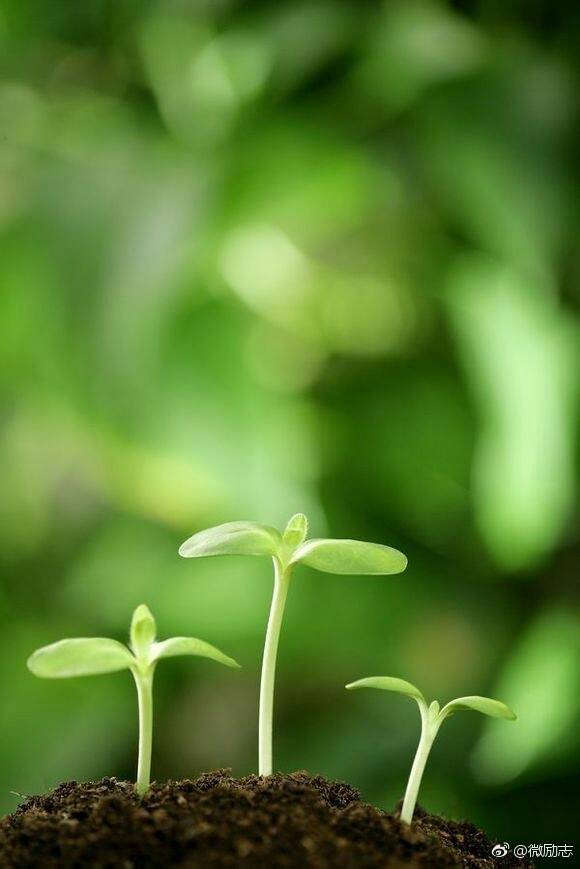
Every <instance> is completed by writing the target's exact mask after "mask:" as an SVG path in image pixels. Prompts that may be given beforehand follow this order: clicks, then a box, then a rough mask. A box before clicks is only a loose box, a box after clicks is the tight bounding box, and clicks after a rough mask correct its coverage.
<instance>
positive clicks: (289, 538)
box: [283, 513, 308, 548]
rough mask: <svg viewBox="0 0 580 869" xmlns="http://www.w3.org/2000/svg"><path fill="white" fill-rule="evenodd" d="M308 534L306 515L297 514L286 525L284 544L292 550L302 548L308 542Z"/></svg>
mask: <svg viewBox="0 0 580 869" xmlns="http://www.w3.org/2000/svg"><path fill="white" fill-rule="evenodd" d="M307 533H308V519H307V518H306V516H305V515H304V513H296V514H295V515H294V516H292V518H291V519H290V521H289V522H288V524H287V525H286V529H285V531H284V535H283V540H284V543H286V545H287V546H291V547H292V548H294V547H295V546H300V544H301V543H304V541H305V540H306V534H307Z"/></svg>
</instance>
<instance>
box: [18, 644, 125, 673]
mask: <svg viewBox="0 0 580 869" xmlns="http://www.w3.org/2000/svg"><path fill="white" fill-rule="evenodd" d="M134 660H135V659H134V657H133V655H132V654H131V652H130V651H129V649H128V648H127V647H126V646H123V645H122V643H118V642H117V641H116V640H109V639H105V638H103V637H79V638H77V639H73V640H59V641H58V643H52V645H50V646H43V647H42V648H41V649H37V650H36V652H34V653H33V654H32V655H31V656H30V658H29V659H28V662H27V664H28V669H29V670H30V671H31V672H32V673H34V675H35V676H40V677H42V678H43V679H67V678H70V677H72V676H96V675H98V674H100V673H115V672H116V671H117V670H126V669H128V668H129V667H130V666H131V665H132V664H133V663H134Z"/></svg>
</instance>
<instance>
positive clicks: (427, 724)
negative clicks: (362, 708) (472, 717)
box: [346, 676, 516, 824]
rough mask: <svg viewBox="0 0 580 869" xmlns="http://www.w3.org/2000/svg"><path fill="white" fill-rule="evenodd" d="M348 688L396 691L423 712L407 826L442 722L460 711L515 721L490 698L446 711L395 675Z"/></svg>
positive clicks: (461, 702)
mask: <svg viewBox="0 0 580 869" xmlns="http://www.w3.org/2000/svg"><path fill="white" fill-rule="evenodd" d="M346 687H347V688H381V689H382V690H383V691H394V692H396V693H397V694H405V695H406V696H407V697H412V698H413V700H416V701H417V705H418V706H419V712H420V713H421V739H420V740H419V747H418V748H417V753H416V755H415V760H414V761H413V766H412V768H411V775H410V776H409V782H408V784H407V790H406V791H405V799H404V800H403V808H402V809H401V820H402V821H404V822H405V823H406V824H410V823H411V821H412V819H413V812H414V811H415V805H416V803H417V794H418V793H419V787H420V785H421V779H422V778H423V772H424V770H425V764H426V763H427V758H428V757H429V752H430V751H431V746H432V745H433V742H434V741H435V737H436V736H437V733H438V731H439V728H440V727H441V725H442V723H443V722H444V721H445V719H446V718H448V716H449V715H453V713H454V712H456V711H457V710H458V709H473V710H475V711H476V712H482V713H483V714H484V715H490V716H491V717H492V718H507V719H508V720H509V721H514V720H515V718H516V715H515V713H514V712H512V710H511V709H510V708H509V706H506V705H505V703H500V701H499V700H491V699H490V698H489V697H477V696H475V697H458V698H457V700H451V702H450V703H448V704H447V705H446V706H444V707H443V709H440V708H439V703H438V702H437V701H436V700H433V702H432V703H431V704H430V705H428V704H427V701H426V700H425V698H424V697H423V695H422V694H421V692H420V691H419V689H418V688H415V686H414V685H411V683H410V682H405V681H404V679H395V678H393V677H392V676H370V677H369V678H367V679H359V680H358V681H357V682H351V683H350V684H349V685H347V686H346Z"/></svg>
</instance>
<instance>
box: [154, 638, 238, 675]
mask: <svg viewBox="0 0 580 869" xmlns="http://www.w3.org/2000/svg"><path fill="white" fill-rule="evenodd" d="M178 655H199V656H200V657H202V658H211V659H212V660H214V661H218V662H219V663H220V664H225V665H226V667H237V668H239V667H240V665H239V664H238V662H237V661H234V659H233V658H230V657H228V655H224V653H223V652H220V650H219V649H216V647H215V646H211V645H210V644H209V643H206V642H204V641H203V640H198V639H196V638H195V637H172V638H171V639H170V640H163V642H161V643H154V644H153V646H152V649H151V661H158V660H159V659H160V658H174V657H176V656H178Z"/></svg>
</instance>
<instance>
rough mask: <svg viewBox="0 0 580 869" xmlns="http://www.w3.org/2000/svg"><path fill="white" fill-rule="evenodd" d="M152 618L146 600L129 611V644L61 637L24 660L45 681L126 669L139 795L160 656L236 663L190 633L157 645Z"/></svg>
mask: <svg viewBox="0 0 580 869" xmlns="http://www.w3.org/2000/svg"><path fill="white" fill-rule="evenodd" d="M155 635H156V625H155V619H154V618H153V616H152V614H151V612H150V611H149V609H148V607H146V606H145V604H141V605H140V606H138V607H137V609H136V610H135V612H134V613H133V618H132V620H131V631H130V638H131V642H130V647H129V648H128V647H127V646H124V645H123V644H122V643H119V642H117V640H109V639H106V638H104V637H78V638H76V639H72V640H59V641H58V642H57V643H52V644H51V645H50V646H43V647H42V648H41V649H37V650H36V652H34V653H33V654H32V655H31V656H30V658H29V659H28V669H29V670H30V671H31V672H32V673H34V675H35V676H40V677H41V678H43V679H67V678H70V677H72V676H96V675H97V674H100V673H115V672H117V671H118V670H130V671H131V673H132V674H133V678H134V679H135V685H136V686H137V698H138V704H139V761H138V766H137V792H138V793H139V795H143V794H144V793H146V791H147V790H148V788H149V784H150V777H151V749H152V742H153V674H154V673H155V667H156V665H157V662H158V661H159V660H161V658H173V657H175V656H176V655H200V656H201V657H203V658H212V659H213V660H214V661H218V662H219V663H220V664H225V665H226V667H239V666H240V665H239V664H238V663H237V662H236V661H234V660H233V658H228V656H227V655H224V654H223V653H222V652H220V650H219V649H216V648H215V647H214V646H210V644H209V643H204V641H203V640H196V639H194V638H193V637H173V638H172V639H170V640H163V642H160V643H158V642H157V641H156V639H155Z"/></svg>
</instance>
